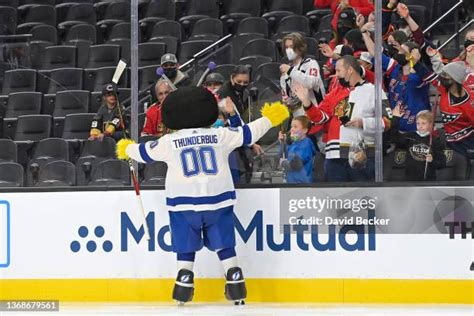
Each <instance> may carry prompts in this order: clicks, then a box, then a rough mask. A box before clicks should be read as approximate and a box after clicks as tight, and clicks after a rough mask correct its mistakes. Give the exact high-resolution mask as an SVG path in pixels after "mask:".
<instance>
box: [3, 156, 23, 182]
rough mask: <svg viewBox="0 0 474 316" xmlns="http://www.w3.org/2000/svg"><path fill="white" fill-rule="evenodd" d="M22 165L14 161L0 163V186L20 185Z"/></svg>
mask: <svg viewBox="0 0 474 316" xmlns="http://www.w3.org/2000/svg"><path fill="white" fill-rule="evenodd" d="M22 186H23V167H22V166H21V165H20V164H18V163H16V162H1V163H0V187H2V188H8V187H10V188H11V187H22Z"/></svg>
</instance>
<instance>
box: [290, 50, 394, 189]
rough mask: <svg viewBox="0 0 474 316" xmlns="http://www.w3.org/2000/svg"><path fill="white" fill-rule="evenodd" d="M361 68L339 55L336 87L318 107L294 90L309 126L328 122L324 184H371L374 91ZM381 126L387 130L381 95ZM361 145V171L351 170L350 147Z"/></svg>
mask: <svg viewBox="0 0 474 316" xmlns="http://www.w3.org/2000/svg"><path fill="white" fill-rule="evenodd" d="M362 73H363V71H362V67H361V66H360V65H359V63H358V61H357V59H356V58H355V57H354V56H343V57H341V59H339V60H338V61H337V63H336V76H337V77H338V80H339V82H340V88H339V89H337V90H333V91H331V92H330V93H329V94H328V95H327V96H326V97H325V98H324V100H323V102H321V104H320V105H319V107H318V106H313V104H311V101H310V100H309V97H308V92H307V89H304V88H303V87H302V86H301V85H299V86H296V87H295V93H296V94H297V95H298V97H299V98H300V99H301V100H302V102H303V106H304V108H305V111H306V115H307V116H308V117H309V118H310V120H311V121H312V122H313V124H317V125H320V124H325V123H328V133H327V139H326V140H327V142H326V148H325V153H326V158H325V162H324V173H325V176H326V179H327V180H328V181H335V182H345V181H373V179H374V176H375V172H374V159H373V157H374V148H375V147H374V142H375V141H374V135H375V123H376V118H375V99H374V98H375V88H374V85H373V84H371V83H368V82H367V81H366V80H364V79H363V77H362ZM382 98H383V102H382V107H383V112H384V113H385V115H384V116H383V118H382V124H383V126H384V128H385V129H388V128H389V126H390V125H389V124H390V121H389V120H388V119H387V116H388V115H387V113H386V108H387V107H388V102H387V100H386V96H385V94H383V95H382ZM359 142H363V143H364V144H365V146H366V148H367V150H366V151H367V156H366V157H367V161H366V164H365V168H361V169H357V170H356V169H353V168H352V167H351V166H350V164H349V159H348V158H349V150H350V147H351V144H354V143H359Z"/></svg>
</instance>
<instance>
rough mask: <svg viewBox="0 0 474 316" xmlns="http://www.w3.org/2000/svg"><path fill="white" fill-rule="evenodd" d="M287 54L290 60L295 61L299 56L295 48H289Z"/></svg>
mask: <svg viewBox="0 0 474 316" xmlns="http://www.w3.org/2000/svg"><path fill="white" fill-rule="evenodd" d="M285 52H286V57H288V60H290V61H293V60H295V59H296V57H297V56H296V53H295V51H294V50H293V48H287V49H286V50H285Z"/></svg>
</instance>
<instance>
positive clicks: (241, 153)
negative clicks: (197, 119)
mask: <svg viewBox="0 0 474 316" xmlns="http://www.w3.org/2000/svg"><path fill="white" fill-rule="evenodd" d="M249 82H250V72H249V69H248V68H247V67H246V66H242V65H239V66H235V68H234V70H233V71H232V74H231V75H230V80H229V81H228V82H226V83H224V84H223V85H222V87H221V88H220V89H219V90H218V91H217V93H216V94H217V96H218V98H219V99H220V101H219V108H220V109H221V110H222V111H225V112H227V113H229V110H228V109H229V108H233V109H234V111H235V114H237V117H238V118H239V120H243V122H245V123H248V121H249V115H248V114H249V112H248V111H249V108H248V102H247V98H248V92H247V86H248V84H249ZM226 109H227V110H226ZM231 116H233V115H231ZM240 124H242V122H241V123H240ZM231 125H232V124H231ZM251 149H252V151H253V152H254V154H256V155H260V154H262V153H263V150H262V147H261V146H260V145H258V144H254V145H252V147H251ZM236 151H237V153H238V157H239V158H240V162H241V164H242V165H243V169H245V182H246V183H250V179H251V178H252V170H253V164H252V160H251V159H250V152H249V150H248V148H247V147H240V148H237V149H236ZM235 179H236V177H234V180H235Z"/></svg>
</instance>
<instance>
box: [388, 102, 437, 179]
mask: <svg viewBox="0 0 474 316" xmlns="http://www.w3.org/2000/svg"><path fill="white" fill-rule="evenodd" d="M402 114H403V113H402V112H401V111H400V107H399V106H397V107H395V108H394V109H393V120H392V123H393V125H392V129H393V135H394V139H393V141H394V142H395V143H396V145H397V147H398V148H402V149H406V150H407V155H406V157H407V158H406V164H405V176H406V179H407V180H408V181H423V180H427V181H435V180H436V169H439V168H443V167H444V166H445V165H446V156H445V155H444V152H443V149H444V146H443V144H442V142H441V140H440V138H439V134H437V133H436V131H433V124H434V118H433V113H431V112H430V111H426V110H425V111H421V112H419V113H418V114H417V115H416V132H408V133H403V134H402V133H400V132H399V131H398V128H399V122H400V117H401V115H402Z"/></svg>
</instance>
